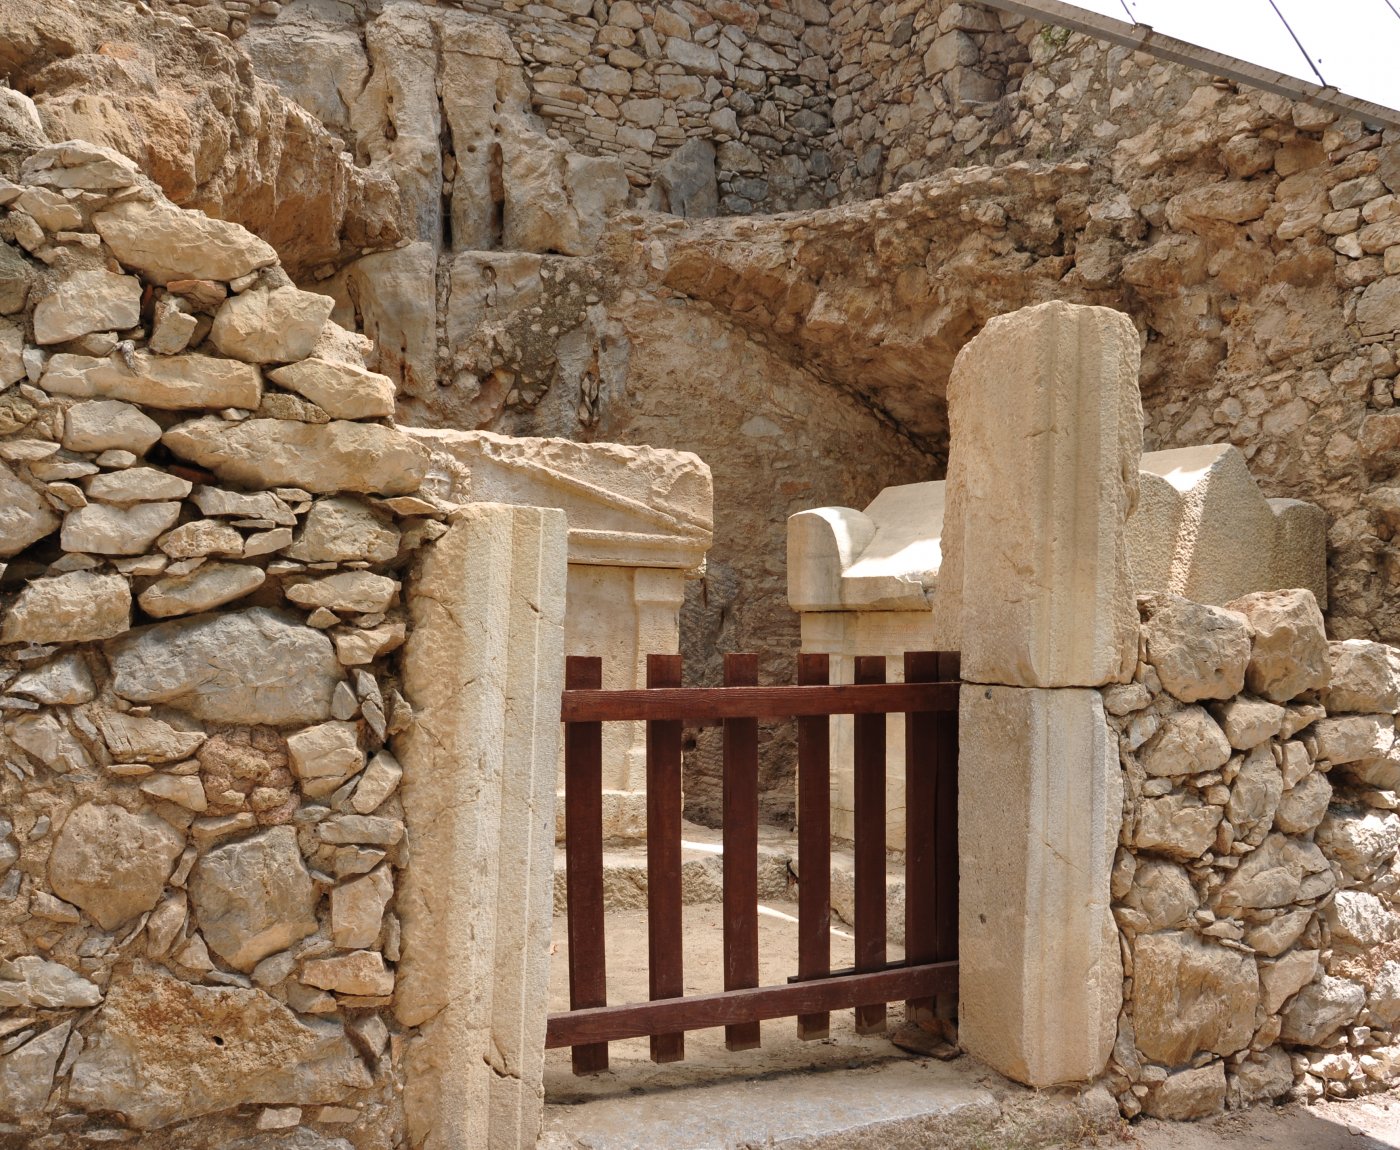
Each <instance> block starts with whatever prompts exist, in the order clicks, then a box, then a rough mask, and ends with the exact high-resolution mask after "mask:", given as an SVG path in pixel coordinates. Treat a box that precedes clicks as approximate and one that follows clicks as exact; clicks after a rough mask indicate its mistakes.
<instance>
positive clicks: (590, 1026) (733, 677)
mask: <svg viewBox="0 0 1400 1150" xmlns="http://www.w3.org/2000/svg"><path fill="white" fill-rule="evenodd" d="M854 677H855V682H854V683H851V684H843V685H837V686H833V685H830V670H829V659H828V656H826V655H806V654H804V655H799V656H798V665H797V685H796V686H783V687H760V686H758V657H757V656H756V655H748V654H731V655H726V656H725V658H724V681H725V685H724V686H723V687H710V688H696V687H691V688H686V687H682V686H681V658H680V656H679V655H649V656H648V657H647V689H646V690H644V691H605V690H602V689H601V687H602V680H603V669H602V661H601V660H600V659H597V658H593V657H583V656H571V657H570V658H569V659H568V661H567V666H566V670H565V690H564V696H563V705H562V712H561V717H562V719H563V721H564V724H565V738H564V745H565V752H564V796H565V835H566V843H565V859H566V872H565V874H566V882H567V884H568V924H569V1003H570V1006H571V1009H570V1010H569V1011H568V1012H567V1013H564V1014H555V1015H551V1016H550V1018H549V1027H548V1032H547V1036H546V1043H545V1044H546V1046H548V1047H551V1048H553V1047H562V1046H570V1047H572V1048H573V1069H574V1073H575V1074H591V1073H595V1072H597V1071H601V1070H605V1069H607V1065H608V1043H609V1042H610V1041H616V1040H619V1039H624V1038H640V1037H642V1036H650V1038H651V1057H652V1060H653V1061H655V1062H674V1061H678V1060H679V1059H682V1058H684V1057H685V1031H687V1030H699V1029H703V1028H706V1027H712V1026H723V1027H724V1028H725V1043H726V1045H727V1046H728V1048H729V1049H730V1050H746V1049H750V1048H752V1047H756V1046H758V1044H759V1022H760V1021H761V1020H763V1019H772V1018H786V1017H789V1016H793V1015H795V1016H796V1017H797V1031H798V1034H799V1036H800V1037H802V1038H808V1039H812V1038H824V1037H826V1035H827V1033H828V1025H829V1012H830V1011H833V1010H843V1009H848V1008H851V1007H854V1008H855V1011H856V1027H857V1030H858V1031H860V1032H862V1033H870V1032H874V1031H878V1030H880V1029H882V1028H883V1026H884V1022H885V1007H886V1004H887V1003H889V1002H892V1001H896V1000H899V999H904V1000H906V1003H907V1010H908V1012H909V1015H910V1017H913V1018H919V1017H927V1016H928V1015H929V1014H930V1013H931V1012H932V1010H933V1006H934V999H935V997H937V996H951V995H953V994H956V992H957V951H958V935H957V919H958V905H957V901H958V861H957V761H958V753H957V738H958V735H957V707H958V683H957V679H958V656H957V654H955V653H947V652H927V651H921V652H908V653H906V654H905V656H904V680H905V681H904V682H903V683H886V682H885V659H884V657H883V656H870V657H861V658H858V659H856V661H855V676H854ZM900 713H902V714H903V715H904V716H905V810H906V818H905V826H906V830H905V958H904V960H903V961H902V962H889V961H887V960H886V951H885V940H886V933H887V932H886V917H885V916H886V894H885V871H886V850H885V846H886V843H885V753H886V752H885V716H886V715H889V714H900ZM831 715H853V716H854V717H855V719H854V722H855V919H856V921H855V953H856V959H855V966H854V968H853V969H851V970H849V971H833V970H832V969H831V929H830V928H831V806H830V774H831V763H830V745H831V744H830V739H829V727H830V716H831ZM787 718H796V720H797V746H798V767H797V770H798V871H799V875H800V882H799V884H798V954H797V973H796V975H795V976H794V977H793V978H790V979H789V980H788V983H787V985H783V986H759V985H758V724H759V721H760V720H764V719H767V720H773V719H787ZM612 721H645V722H646V724H647V913H648V940H649V946H648V951H649V971H650V986H649V992H650V995H651V1001H649V1002H644V1003H630V1004H627V1005H614V1006H609V1005H608V1004H607V973H606V963H605V960H604V949H603V929H604V927H603V922H604V906H603V781H602V725H603V723H604V722H612ZM717 724H718V725H722V726H723V728H724V789H723V815H724V830H723V836H724V837H723V856H722V857H723V866H724V871H723V873H724V892H723V896H724V990H723V991H721V992H718V993H714V994H699V995H691V996H689V997H685V996H684V981H683V970H684V967H683V958H682V955H683V948H682V932H681V909H682V899H681V739H682V730H683V728H685V727H687V726H692V727H693V726H713V725H717Z"/></svg>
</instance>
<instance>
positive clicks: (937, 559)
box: [788, 443, 1327, 849]
mask: <svg viewBox="0 0 1400 1150" xmlns="http://www.w3.org/2000/svg"><path fill="white" fill-rule="evenodd" d="M1138 490H1139V496H1138V503H1137V507H1136V509H1135V511H1134V512H1133V514H1132V515H1131V516H1130V517H1129V518H1128V521H1127V528H1126V536H1127V550H1128V563H1129V567H1130V569H1131V572H1132V577H1133V584H1134V587H1135V589H1136V591H1137V593H1138V594H1140V595H1143V594H1149V593H1151V592H1156V591H1169V592H1171V593H1173V594H1176V595H1181V596H1184V597H1186V598H1189V599H1192V600H1194V601H1196V602H1200V603H1211V604H1216V605H1220V604H1224V603H1227V602H1230V601H1231V600H1233V599H1237V598H1239V597H1240V596H1242V595H1247V594H1250V593H1252V592H1255V591H1273V590H1279V589H1283V588H1291V587H1306V588H1307V589H1308V590H1310V591H1311V592H1312V593H1313V595H1314V596H1315V597H1316V598H1317V601H1318V603H1319V604H1320V605H1321V606H1323V607H1325V606H1326V604H1327V517H1326V513H1325V512H1324V511H1323V510H1322V509H1321V508H1320V507H1318V506H1316V505H1315V504H1312V503H1305V502H1303V501H1301V500H1297V499H1269V498H1266V497H1265V495H1264V493H1263V492H1262V491H1260V490H1259V487H1258V485H1257V484H1256V483H1255V481H1254V479H1253V478H1252V477H1251V476H1250V474H1249V470H1248V467H1247V466H1246V464H1245V459H1244V456H1243V455H1242V454H1241V453H1240V451H1239V449H1238V448H1236V447H1233V446H1231V445H1230V444H1219V443H1213V444H1205V445H1202V446H1199V447H1184V448H1178V449H1175V450H1172V451H1154V452H1148V453H1147V454H1145V455H1143V456H1142V461H1141V464H1140V467H1139V473H1138ZM945 495H946V485H945V483H944V481H943V480H936V481H932V482H927V483H910V484H905V485H903V486H899V487H887V488H886V489H885V490H884V491H882V492H880V494H879V495H878V496H876V497H875V500H874V501H873V502H872V503H871V504H870V505H869V506H868V507H866V508H865V509H864V510H863V511H857V510H855V509H854V508H850V507H821V508H817V509H816V510H813V511H803V512H799V513H798V514H797V515H794V516H792V517H791V518H790V519H789V520H788V602H789V604H790V605H791V606H792V608H793V610H795V611H797V612H799V613H800V614H801V616H802V649H803V650H804V651H813V652H826V653H828V654H830V655H831V656H832V676H833V681H835V682H850V681H851V676H852V673H853V668H854V663H853V660H854V657H855V656H856V655H885V656H886V658H887V659H888V668H889V675H890V677H891V679H900V678H902V666H901V658H902V656H903V653H904V652H905V651H911V650H930V649H936V648H944V647H957V646H960V645H961V644H959V643H957V642H956V639H955V637H954V635H953V634H952V631H951V629H950V627H949V626H948V625H947V622H948V621H947V620H941V619H940V618H939V616H938V600H937V599H936V597H935V589H936V588H937V586H938V579H939V572H940V570H941V568H942V563H943V527H944V522H943V521H944V504H945ZM831 732H832V733H831V739H832V747H831V753H832V812H831V818H832V831H833V833H834V834H835V835H837V836H838V837H840V838H849V837H850V836H851V834H852V833H853V823H852V807H853V802H854V790H853V788H854V780H853V776H852V772H851V768H850V762H851V751H852V738H853V731H852V725H851V720H850V718H849V717H838V718H834V719H833V720H832V726H831ZM887 746H888V749H889V763H888V779H889V794H888V798H887V802H888V807H889V814H890V822H889V843H890V846H891V847H892V848H893V849H901V848H902V847H903V843H904V726H903V724H902V723H899V722H894V723H891V724H890V727H889V731H888V734H887Z"/></svg>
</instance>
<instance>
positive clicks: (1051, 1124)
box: [540, 1058, 1121, 1150]
mask: <svg viewBox="0 0 1400 1150" xmlns="http://www.w3.org/2000/svg"><path fill="white" fill-rule="evenodd" d="M677 1065H678V1066H679V1065H684V1064H677ZM1120 1126H1121V1120H1120V1119H1119V1117H1118V1108H1117V1106H1116V1104H1115V1103H1114V1101H1113V1099H1112V1097H1111V1096H1110V1095H1109V1094H1108V1092H1107V1091H1106V1090H1104V1089H1103V1088H1102V1087H1099V1088H1094V1089H1091V1090H1089V1091H1087V1092H1086V1093H1085V1094H1084V1095H1082V1096H1076V1095H1074V1094H1073V1093H1070V1092H1066V1093H1057V1092H1054V1091H1044V1092H1040V1093H1037V1092H1035V1091H1032V1090H1027V1089H1025V1088H1024V1087H1019V1086H1016V1085H1015V1084H1014V1083H1010V1082H1008V1081H1006V1080H1005V1079H1001V1078H1000V1077H999V1076H997V1075H995V1074H993V1073H991V1072H989V1071H987V1070H986V1068H985V1067H983V1066H981V1065H979V1064H977V1063H975V1062H973V1061H972V1060H971V1059H969V1058H960V1059H958V1060H957V1061H955V1062H951V1063H943V1062H936V1061H924V1060H914V1059H893V1060H886V1061H883V1062H876V1063H873V1064H870V1065H865V1066H861V1067H859V1068H857V1069H848V1068H847V1067H846V1066H845V1065H844V1064H843V1065H840V1066H833V1067H830V1068H827V1069H823V1070H811V1069H809V1070H805V1071H799V1072H797V1073H786V1074H784V1073H767V1074H760V1075H759V1076H756V1077H754V1076H750V1077H746V1078H743V1079H739V1080H736V1079H735V1078H734V1077H733V1075H732V1074H730V1075H726V1076H723V1077H722V1078H721V1080H719V1081H712V1082H710V1083H705V1082H704V1081H703V1080H700V1081H693V1082H692V1083H691V1084H690V1086H689V1087H688V1088H686V1089H669V1090H662V1091H660V1092H659V1093H653V1092H638V1093H635V1094H622V1095H617V1094H615V1095H613V1096H610V1097H609V1096H602V1097H593V1098H589V1099H587V1100H577V1101H573V1102H571V1104H567V1105H561V1104H558V1103H555V1104H547V1105H546V1106H545V1121H544V1136H543V1138H542V1139H541V1141H540V1147H541V1150H583V1148H584V1147H587V1148H588V1150H654V1148H656V1147H665V1148H666V1150H741V1148H748V1147H755V1146H774V1147H775V1146H783V1147H787V1146H791V1147H794V1148H800V1150H828V1148H829V1150H915V1148H918V1150H953V1148H959V1150H962V1148H971V1147H993V1146H996V1147H1011V1146H1014V1147H1017V1148H1018V1150H1040V1148H1049V1147H1064V1146H1075V1145H1079V1144H1080V1143H1081V1140H1082V1139H1085V1138H1091V1137H1093V1136H1094V1135H1097V1134H1105V1135H1106V1134H1109V1133H1111V1132H1116V1131H1118V1130H1119V1128H1120Z"/></svg>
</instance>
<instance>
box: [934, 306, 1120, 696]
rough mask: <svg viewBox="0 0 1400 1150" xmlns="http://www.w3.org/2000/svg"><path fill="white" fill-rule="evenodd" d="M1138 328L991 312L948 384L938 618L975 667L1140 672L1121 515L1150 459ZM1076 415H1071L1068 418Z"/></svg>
mask: <svg viewBox="0 0 1400 1150" xmlns="http://www.w3.org/2000/svg"><path fill="white" fill-rule="evenodd" d="M1137 374H1138V340H1137V333H1136V332H1135V331H1134V330H1133V327H1132V324H1131V323H1130V322H1129V321H1128V319H1127V317H1126V316H1123V315H1120V314H1115V313H1112V312H1110V311H1107V310H1096V309H1092V308H1078V307H1072V306H1069V305H1066V304H1058V303H1056V304H1045V305H1041V306H1039V307H1035V308H1029V309H1025V310H1023V311H1020V312H1017V313H1015V314H1013V315H1009V316H1000V317H998V318H997V319H995V320H993V321H992V322H990V323H989V324H987V326H986V327H985V328H984V329H983V330H982V332H981V333H980V334H979V335H978V336H977V337H976V338H975V339H973V340H972V341H971V342H970V343H969V344H968V345H967V346H966V347H965V348H964V349H963V350H962V352H960V353H959V356H958V360H957V363H956V365H955V367H954V371H953V377H952V379H951V381H950V384H949V414H950V419H951V423H952V427H953V435H954V439H953V444H954V446H953V453H952V456H951V458H950V465H949V479H948V483H949V499H948V514H947V519H948V528H947V529H946V530H945V532H944V544H943V546H944V551H945V554H946V559H945V561H944V566H943V570H942V573H941V574H940V577H939V583H938V593H937V598H936V600H935V605H934V612H935V617H940V616H941V617H942V618H943V619H944V620H945V622H944V624H943V625H945V626H950V627H958V628H960V629H961V642H960V643H951V644H949V646H948V647H947V648H945V649H961V650H962V658H963V664H962V668H963V676H964V678H966V679H969V680H972V681H975V682H989V683H1005V684H1010V685H1018V686H1027V687H1052V686H1098V685H1101V684H1103V683H1109V682H1122V681H1126V680H1127V679H1128V678H1130V677H1131V674H1132V668H1133V665H1134V662H1135V659H1136V640H1137V614H1136V611H1135V609H1134V605H1133V587H1132V580H1131V575H1130V573H1129V570H1128V564H1127V552H1126V547H1125V543H1124V530H1123V525H1124V523H1125V522H1126V521H1127V518H1128V515H1129V514H1130V512H1131V511H1132V508H1133V505H1134V504H1135V502H1136V500H1137V467H1138V460H1139V457H1140V456H1141V454H1142V411H1141V406H1140V403H1139V400H1138V388H1137ZM1071 413H1072V414H1071Z"/></svg>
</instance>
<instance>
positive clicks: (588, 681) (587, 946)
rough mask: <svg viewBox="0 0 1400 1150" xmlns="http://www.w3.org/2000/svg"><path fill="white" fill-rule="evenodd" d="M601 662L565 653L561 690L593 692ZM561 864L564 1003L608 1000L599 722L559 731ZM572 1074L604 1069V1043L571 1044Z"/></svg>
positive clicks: (579, 1004) (575, 1005)
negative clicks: (565, 914)
mask: <svg viewBox="0 0 1400 1150" xmlns="http://www.w3.org/2000/svg"><path fill="white" fill-rule="evenodd" d="M602 685H603V661H602V659H599V658H597V657H594V656H586V655H570V656H569V657H568V658H567V659H566V660H565V663H564V688H565V690H598V689H600V688H601V687H602ZM564 835H565V839H564V865H565V882H566V883H567V885H568V893H569V1006H570V1008H571V1009H574V1010H578V1009H579V1008H581V1007H587V1006H606V1005H607V1004H608V987H607V959H606V955H605V952H604V943H603V724H602V723H567V724H565V733H564ZM572 1055H573V1068H574V1073H575V1074H596V1073H598V1072H599V1071H602V1070H606V1069H607V1068H608V1044H607V1043H606V1042H597V1043H590V1044H588V1045H585V1046H575V1047H574V1048H573V1052H572Z"/></svg>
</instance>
